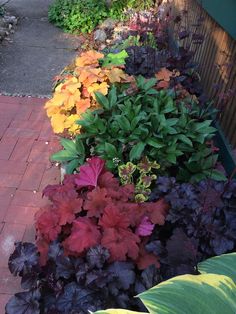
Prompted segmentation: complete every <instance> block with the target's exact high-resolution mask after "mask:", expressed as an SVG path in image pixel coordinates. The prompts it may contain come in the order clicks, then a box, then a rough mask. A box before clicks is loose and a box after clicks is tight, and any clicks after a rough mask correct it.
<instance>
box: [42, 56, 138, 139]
mask: <svg viewBox="0 0 236 314" xmlns="http://www.w3.org/2000/svg"><path fill="white" fill-rule="evenodd" d="M125 55H126V54H125ZM103 57H104V55H103V54H102V53H100V52H97V51H95V50H89V51H87V52H83V53H81V55H80V56H79V57H78V58H76V60H75V67H74V69H73V71H71V73H68V74H66V75H64V76H61V77H57V80H59V84H58V85H57V86H56V88H55V93H54V95H53V97H52V99H50V100H49V101H48V102H47V103H46V105H45V109H46V111H47V115H48V117H49V118H50V119H51V124H52V128H53V131H54V132H55V133H63V131H64V130H67V131H68V132H69V133H70V134H77V133H79V129H80V127H79V126H78V125H77V124H76V123H75V121H76V120H78V119H79V118H80V117H81V114H82V113H84V112H85V111H86V110H87V109H88V108H90V109H92V110H94V109H96V108H98V107H99V105H98V103H97V102H96V99H95V95H94V92H96V91H99V92H100V93H102V94H103V95H106V94H107V93H108V89H109V86H110V84H112V83H115V82H126V81H130V80H132V79H131V78H130V77H129V76H128V75H127V74H126V73H124V71H123V70H122V69H121V68H119V67H118V66H112V65H110V64H109V67H108V68H106V67H100V64H99V60H100V59H102V58H103Z"/></svg>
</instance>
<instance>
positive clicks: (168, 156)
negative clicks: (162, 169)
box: [166, 154, 176, 164]
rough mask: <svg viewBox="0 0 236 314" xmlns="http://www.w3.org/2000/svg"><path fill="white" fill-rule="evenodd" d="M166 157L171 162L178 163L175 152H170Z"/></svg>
mask: <svg viewBox="0 0 236 314" xmlns="http://www.w3.org/2000/svg"><path fill="white" fill-rule="evenodd" d="M166 159H167V160H168V161H169V162H171V163H172V164H176V155H175V154H168V155H167V156H166Z"/></svg>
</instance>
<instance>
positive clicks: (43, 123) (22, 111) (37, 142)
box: [0, 96, 60, 314]
mask: <svg viewBox="0 0 236 314" xmlns="http://www.w3.org/2000/svg"><path fill="white" fill-rule="evenodd" d="M44 103H45V99H37V98H28V97H6V96H0V314H3V313H5V310H4V308H5V304H6V302H7V301H8V300H9V298H10V297H11V295H12V294H14V293H16V292H19V291H20V290H21V288H20V280H19V277H18V278H16V277H13V276H12V275H11V274H10V272H9V270H8V265H7V263H8V258H9V255H10V254H11V253H12V251H13V250H14V242H17V241H26V242H34V239H35V228H34V215H35V213H36V212H37V211H38V210H39V208H40V207H41V206H44V205H45V204H47V203H48V200H47V199H46V198H42V190H43V189H44V188H45V187H46V186H47V185H48V184H57V183H59V181H60V171H59V168H58V167H56V166H55V165H52V164H51V163H50V161H49V157H50V155H51V154H52V153H53V152H55V151H58V150H59V143H58V139H57V137H56V136H55V135H54V134H53V132H52V129H51V125H50V121H49V119H48V118H47V117H46V113H45V110H44V108H43V105H44ZM16 314H17V313H16Z"/></svg>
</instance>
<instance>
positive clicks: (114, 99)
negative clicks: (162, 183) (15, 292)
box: [54, 76, 224, 182]
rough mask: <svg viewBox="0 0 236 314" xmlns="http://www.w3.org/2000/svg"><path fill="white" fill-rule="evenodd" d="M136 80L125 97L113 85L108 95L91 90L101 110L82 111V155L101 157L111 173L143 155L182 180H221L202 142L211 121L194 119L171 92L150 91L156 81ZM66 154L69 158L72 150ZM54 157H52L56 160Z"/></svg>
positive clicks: (207, 137) (210, 131)
mask: <svg viewBox="0 0 236 314" xmlns="http://www.w3.org/2000/svg"><path fill="white" fill-rule="evenodd" d="M136 83H137V88H138V92H135V93H132V94H131V95H127V92H126V91H124V92H123V94H120V93H118V92H117V90H116V88H115V86H113V88H112V89H111V91H110V92H109V94H108V97H105V96H104V95H102V94H100V93H96V97H97V102H98V103H99V104H100V105H101V109H98V110H95V111H93V112H91V111H89V110H87V111H86V113H85V114H83V115H82V119H81V120H80V121H78V124H79V125H80V126H81V127H82V128H81V134H79V135H78V136H77V142H78V143H80V146H81V145H82V146H83V147H86V150H87V152H86V153H87V154H88V155H89V154H94V155H96V156H100V157H101V158H103V159H105V160H106V166H107V168H108V169H110V170H112V171H115V172H117V166H118V165H120V164H124V163H127V162H129V161H131V162H133V161H134V162H137V161H139V160H140V159H141V158H142V157H144V156H145V157H147V158H148V159H149V160H150V161H157V162H158V163H159V164H160V165H161V169H162V171H165V172H166V173H168V174H171V175H172V174H174V175H177V178H178V179H180V180H183V181H190V182H196V181H200V180H202V179H204V178H208V177H210V178H212V179H215V180H223V179H224V177H223V175H222V174H220V173H219V172H218V171H217V170H215V169H213V168H214V166H215V164H216V162H217V157H218V156H217V155H215V154H213V153H212V151H211V149H210V148H209V147H208V146H207V144H206V142H207V141H209V140H210V139H212V138H213V136H214V133H215V129H214V128H213V127H212V126H211V122H212V121H211V120H204V119H205V117H204V119H202V118H199V115H198V114H199V112H198V111H197V110H195V107H194V106H196V105H194V103H193V104H192V108H189V105H188V106H186V105H185V102H180V103H177V102H176V101H175V99H174V97H175V96H174V94H173V91H171V90H167V91H164V90H162V91H157V90H155V89H154V88H153V87H154V86H155V84H156V79H150V80H145V79H144V78H143V77H141V76H140V77H138V78H137V82H136ZM127 91H128V90H127ZM74 145H75V144H74ZM79 153H80V152H78V154H77V155H79ZM60 154H63V152H61V153H60ZM69 155H70V161H71V162H72V160H73V159H75V157H74V154H73V153H72V154H71V153H70V154H69ZM77 155H76V158H78V157H77ZM54 157H55V156H54ZM58 157H60V156H58V155H57V156H56V158H54V160H58V161H61V160H60V159H59V158H58ZM73 166H74V162H73ZM74 167H75V166H74ZM75 168H76V167H75ZM71 170H72V169H71Z"/></svg>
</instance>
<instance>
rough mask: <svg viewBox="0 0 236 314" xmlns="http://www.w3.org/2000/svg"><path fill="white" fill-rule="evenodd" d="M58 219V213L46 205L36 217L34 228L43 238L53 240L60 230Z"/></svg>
mask: <svg viewBox="0 0 236 314" xmlns="http://www.w3.org/2000/svg"><path fill="white" fill-rule="evenodd" d="M59 221H60V216H59V214H58V213H56V212H55V210H53V209H52V207H48V208H47V209H46V210H45V211H43V212H42V213H41V214H40V216H39V217H38V218H37V221H36V229H37V231H38V233H39V234H40V235H41V236H42V237H43V238H44V239H45V240H47V241H54V240H56V238H57V236H58V234H59V233H60V232H61V227H60V225H59Z"/></svg>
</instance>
